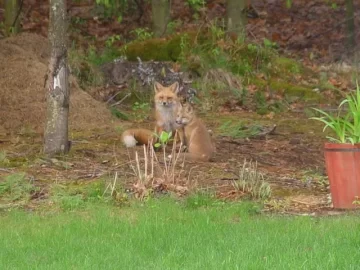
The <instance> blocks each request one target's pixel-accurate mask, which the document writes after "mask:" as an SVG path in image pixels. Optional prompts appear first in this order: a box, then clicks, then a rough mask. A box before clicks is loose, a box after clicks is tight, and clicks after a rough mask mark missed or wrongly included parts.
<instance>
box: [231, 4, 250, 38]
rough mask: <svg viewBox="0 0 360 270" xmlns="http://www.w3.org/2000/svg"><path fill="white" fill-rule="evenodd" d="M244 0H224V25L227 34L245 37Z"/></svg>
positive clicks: (245, 5)
mask: <svg viewBox="0 0 360 270" xmlns="http://www.w3.org/2000/svg"><path fill="white" fill-rule="evenodd" d="M246 7H247V1H246V0H227V1H226V27H227V31H228V34H230V35H234V34H235V35H236V36H238V37H243V38H245V35H246V29H245V26H246V23H247V17H246Z"/></svg>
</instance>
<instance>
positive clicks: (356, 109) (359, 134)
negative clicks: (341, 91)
mask: <svg viewBox="0 0 360 270" xmlns="http://www.w3.org/2000/svg"><path fill="white" fill-rule="evenodd" d="M345 106H347V110H345V109H344V107H345ZM314 110H315V111H316V112H318V113H320V114H321V115H323V116H321V117H311V118H310V119H314V120H318V121H320V122H322V123H324V129H323V131H325V130H326V129H327V128H330V129H331V130H332V131H333V132H334V133H335V135H336V137H332V136H326V138H328V139H329V140H330V141H333V142H337V143H351V144H356V143H360V88H359V85H358V84H357V87H356V91H355V93H352V94H348V95H347V96H346V98H345V99H344V100H343V101H342V102H341V103H340V105H339V107H338V112H337V115H336V116H332V115H330V114H329V113H327V112H325V111H323V110H320V109H316V108H314Z"/></svg>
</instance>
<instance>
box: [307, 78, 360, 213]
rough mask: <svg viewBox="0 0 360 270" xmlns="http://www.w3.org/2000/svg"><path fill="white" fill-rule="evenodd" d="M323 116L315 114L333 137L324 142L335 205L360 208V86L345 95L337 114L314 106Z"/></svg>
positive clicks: (337, 206)
mask: <svg viewBox="0 0 360 270" xmlns="http://www.w3.org/2000/svg"><path fill="white" fill-rule="evenodd" d="M314 110H316V111H317V112H318V113H320V114H321V115H322V116H321V117H312V118H311V119H315V120H319V121H321V122H323V123H324V124H325V126H324V130H323V131H325V130H326V129H327V128H330V129H331V130H332V131H333V133H334V134H335V135H334V136H327V137H326V138H327V139H328V140H329V142H327V143H325V148H324V152H325V163H326V172H327V175H328V177H329V183H330V192H331V197H332V202H333V206H334V208H342V209H347V208H357V207H359V206H358V204H356V200H357V198H359V197H360V88H359V85H357V88H356V91H355V92H354V93H351V94H349V95H347V96H346V98H345V99H344V100H343V101H342V102H341V103H340V105H339V107H338V111H337V114H336V115H335V116H333V115H330V114H328V113H327V112H325V111H323V110H319V109H314Z"/></svg>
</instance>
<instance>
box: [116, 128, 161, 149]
mask: <svg viewBox="0 0 360 270" xmlns="http://www.w3.org/2000/svg"><path fill="white" fill-rule="evenodd" d="M155 140H156V136H155V134H154V132H152V131H151V130H148V129H144V128H139V129H128V130H125V131H124V132H123V134H122V135H121V141H122V142H123V144H124V145H125V146H126V147H134V146H136V145H143V144H146V145H147V144H150V143H152V142H155Z"/></svg>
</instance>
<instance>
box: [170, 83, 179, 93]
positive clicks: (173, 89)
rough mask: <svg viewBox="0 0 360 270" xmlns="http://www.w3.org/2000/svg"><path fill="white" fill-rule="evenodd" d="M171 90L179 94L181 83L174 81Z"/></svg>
mask: <svg viewBox="0 0 360 270" xmlns="http://www.w3.org/2000/svg"><path fill="white" fill-rule="evenodd" d="M169 88H170V90H171V91H173V92H174V93H175V94H178V93H179V91H180V87H179V83H178V82H174V83H173V84H172V85H170V86H169Z"/></svg>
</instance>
